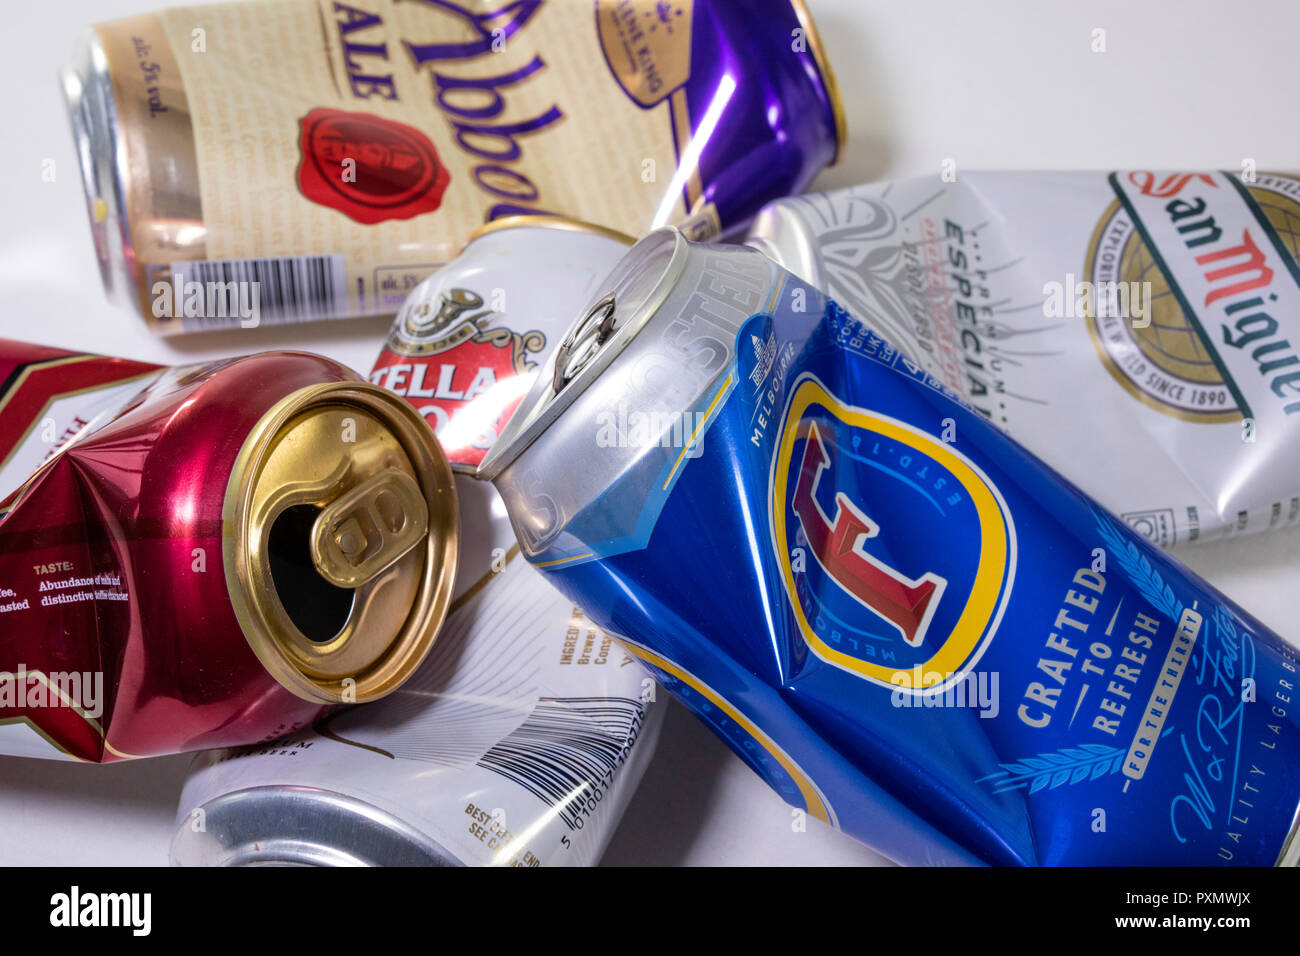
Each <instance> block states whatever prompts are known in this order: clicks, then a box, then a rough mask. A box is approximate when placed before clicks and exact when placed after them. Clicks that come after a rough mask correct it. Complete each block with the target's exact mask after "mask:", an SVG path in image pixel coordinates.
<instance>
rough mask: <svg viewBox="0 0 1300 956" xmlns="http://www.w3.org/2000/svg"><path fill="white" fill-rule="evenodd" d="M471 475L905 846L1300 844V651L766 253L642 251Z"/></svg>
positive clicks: (787, 788)
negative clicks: (488, 483)
mask: <svg viewBox="0 0 1300 956" xmlns="http://www.w3.org/2000/svg"><path fill="white" fill-rule="evenodd" d="M480 471H481V473H482V474H483V475H484V476H485V477H489V478H491V479H492V480H493V481H494V482H495V484H496V486H497V488H498V490H500V491H501V493H502V497H503V498H504V499H505V501H506V503H507V507H508V508H509V510H510V514H511V519H512V522H513V524H514V527H515V531H516V535H517V536H518V540H519V542H520V546H521V548H522V550H523V552H524V554H525V555H526V556H527V558H528V559H529V560H530V561H531V562H533V563H534V564H535V565H536V566H538V567H540V568H542V569H543V570H545V571H546V572H547V574H549V575H550V577H551V579H552V580H553V581H554V582H555V583H556V584H557V586H558V587H559V588H560V589H561V590H562V591H564V592H565V593H566V594H568V595H569V596H570V598H572V599H573V600H574V601H575V602H577V603H581V604H582V606H583V607H584V608H585V609H586V611H587V612H588V613H589V614H590V615H591V616H592V618H593V619H595V620H596V621H598V622H599V623H600V624H601V625H602V626H603V627H605V628H607V629H609V630H610V631H611V632H613V633H615V634H619V635H621V636H622V637H623V638H624V639H625V640H626V641H627V643H628V646H629V648H630V649H632V651H633V653H635V654H636V655H637V656H639V657H640V658H641V659H642V660H643V661H644V662H646V663H647V664H648V665H649V667H650V669H651V672H652V673H654V674H655V675H656V677H657V678H658V679H659V680H660V681H662V682H663V683H664V684H665V686H666V687H667V688H668V689H669V690H670V691H672V692H673V693H675V694H676V695H678V696H679V698H680V699H681V700H682V701H684V702H685V703H686V704H687V705H688V706H690V707H692V708H693V709H694V710H695V711H696V712H697V713H698V714H699V715H700V716H701V717H702V719H704V720H705V721H706V722H707V723H708V724H710V725H711V726H712V727H713V729H714V730H715V731H716V732H717V733H718V734H719V735H720V736H721V737H722V738H723V739H724V740H725V741H726V742H727V743H728V744H730V746H731V747H732V748H733V749H734V750H735V751H736V752H737V753H738V754H739V755H740V756H741V757H742V759H744V760H746V761H747V762H748V763H749V764H750V766H751V767H753V768H754V770H755V771H756V772H758V773H759V774H760V775H761V776H763V778H764V779H765V780H767V781H768V782H769V783H770V784H771V786H772V787H773V788H775V789H776V790H777V791H778V792H779V793H780V794H781V795H782V796H784V797H785V798H786V800H788V801H789V802H790V803H791V804H793V805H794V806H795V807H796V808H799V809H801V810H803V811H805V812H806V813H807V814H809V815H811V816H814V817H817V818H820V819H822V820H824V821H826V822H828V823H830V824H832V825H833V826H837V827H839V828H841V829H842V830H844V831H845V832H847V833H849V834H851V835H853V836H855V837H857V838H858V839H860V840H862V841H863V842H865V843H867V844H869V845H871V846H872V847H874V848H876V849H877V850H879V851H880V852H883V853H885V854H886V855H888V856H890V857H891V858H893V859H895V860H898V861H900V862H907V863H953V862H956V863H991V864H1169V865H1178V864H1256V865H1261V864H1262V865H1269V864H1273V863H1275V862H1278V861H1288V860H1291V861H1293V858H1294V854H1295V849H1294V847H1295V841H1294V821H1295V815H1296V808H1297V804H1298V803H1300V727H1297V711H1296V707H1295V704H1294V689H1295V686H1296V679H1297V651H1296V649H1295V648H1294V647H1293V646H1291V645H1288V644H1287V643H1286V642H1285V641H1283V640H1282V639H1281V638H1279V637H1278V636H1277V635H1275V634H1272V633H1270V632H1269V631H1268V630H1267V629H1266V628H1264V627H1263V626H1262V625H1261V624H1259V622H1257V621H1256V620H1254V619H1253V618H1252V617H1251V616H1250V615H1249V614H1248V613H1246V612H1245V611H1243V610H1242V609H1241V608H1239V607H1237V606H1236V605H1234V604H1233V603H1232V602H1231V601H1230V600H1229V599H1228V598H1226V597H1225V596H1224V595H1222V594H1220V593H1218V592H1217V591H1215V590H1214V589H1213V588H1211V587H1210V586H1209V585H1207V584H1206V583H1205V582H1203V581H1201V580H1200V579H1198V578H1197V577H1195V576H1194V575H1193V574H1191V573H1190V572H1189V571H1187V570H1186V569H1184V568H1183V567H1181V566H1180V565H1179V564H1178V563H1176V562H1175V561H1174V560H1172V559H1171V558H1170V557H1168V556H1167V555H1166V554H1165V553H1163V552H1161V551H1159V550H1158V549H1156V548H1155V547H1153V546H1152V545H1150V544H1149V543H1148V542H1146V541H1145V540H1143V539H1142V538H1140V537H1139V536H1138V535H1137V534H1135V533H1134V532H1133V531H1132V530H1131V529H1129V528H1128V527H1127V526H1126V525H1125V524H1124V523H1123V522H1122V521H1120V520H1119V519H1118V518H1116V517H1114V516H1113V515H1111V514H1110V513H1109V512H1107V511H1106V510H1104V509H1103V508H1102V507H1101V506H1099V505H1098V504H1096V503H1095V502H1093V501H1092V500H1091V499H1089V498H1088V497H1086V496H1085V495H1084V494H1083V493H1082V492H1080V491H1079V490H1077V489H1076V488H1075V487H1074V486H1072V485H1071V484H1069V483H1068V482H1067V481H1066V480H1064V479H1063V478H1061V477H1060V476H1059V475H1058V474H1056V473H1055V472H1053V471H1052V470H1050V469H1049V468H1048V467H1046V466H1045V465H1044V464H1042V463H1041V462H1040V461H1038V460H1037V459H1035V458H1034V457H1033V456H1032V455H1031V454H1029V453H1028V452H1026V451H1025V450H1024V449H1022V448H1021V447H1020V446H1018V445H1017V444H1015V443H1014V442H1013V441H1011V440H1010V439H1008V438H1007V437H1006V436H1005V435H1004V434H1003V433H1002V432H1000V431H999V430H997V429H996V428H994V427H993V426H992V425H991V424H989V422H988V421H987V420H986V419H985V418H984V417H983V416H981V415H980V414H979V413H978V412H976V411H974V410H973V409H971V408H970V407H968V406H967V405H965V404H963V403H961V402H960V401H958V400H956V399H955V397H954V394H953V393H951V392H949V391H948V390H947V389H946V388H945V386H944V385H943V383H942V382H940V381H939V380H938V379H936V378H935V377H934V376H932V375H929V374H928V373H927V372H926V371H925V370H924V369H923V368H921V367H919V366H918V365H917V364H916V363H914V362H911V361H909V360H907V359H906V358H905V357H904V356H903V355H901V354H900V353H898V352H897V351H896V350H894V349H893V348H892V347H891V346H890V345H888V344H887V343H885V342H884V341H883V340H881V339H880V337H879V336H878V334H877V333H875V332H874V331H873V330H872V329H871V328H869V327H867V326H865V325H863V324H862V323H860V322H858V321H857V320H856V319H855V318H853V317H852V316H850V315H849V314H848V313H847V312H845V311H844V310H843V309H842V308H840V307H839V306H838V305H836V304H835V303H834V302H833V301H832V300H829V299H827V298H826V296H825V295H824V294H823V293H821V292H819V291H818V290H817V289H816V288H815V287H813V286H811V285H809V284H807V283H805V282H804V281H802V280H800V279H798V278H797V277H795V276H793V275H791V274H789V273H787V272H785V271H784V270H782V269H780V268H779V267H778V266H776V265H775V264H774V263H773V262H771V261H770V260H769V259H767V258H766V257H764V256H762V255H761V254H759V253H757V252H755V251H754V250H752V249H746V248H739V247H713V248H708V247H701V246H697V245H694V244H692V243H689V242H687V241H686V240H685V239H684V238H683V237H682V236H681V234H680V233H676V232H674V231H672V230H664V231H661V232H658V233H655V234H653V235H651V236H650V237H647V238H646V239H645V240H643V241H642V242H641V243H639V244H638V245H637V246H636V247H635V248H634V249H633V250H632V251H631V252H630V253H629V254H628V256H627V258H626V259H625V260H624V262H623V263H621V264H620V266H619V267H618V268H617V269H616V270H615V272H614V273H613V274H612V275H611V276H610V278H609V279H608V280H607V283H606V290H605V294H604V295H602V297H601V298H600V299H599V300H597V302H596V303H595V304H594V305H593V306H592V307H591V308H590V309H589V311H588V312H587V313H586V314H585V315H583V317H582V320H581V321H580V322H579V323H578V324H577V325H576V326H575V327H574V329H573V330H572V331H571V332H570V334H569V335H568V336H567V337H566V339H565V341H564V343H562V344H561V347H560V348H559V349H557V351H556V353H555V354H554V356H553V357H552V359H551V361H550V362H549V363H548V368H547V369H546V370H544V372H543V375H542V376H541V377H540V378H539V380H538V383H537V384H536V385H535V386H534V390H533V392H532V393H530V395H529V396H528V397H527V398H526V399H525V401H524V402H523V404H522V405H521V407H520V410H519V411H518V412H517V413H516V415H515V418H514V419H512V422H511V424H510V425H509V426H508V427H507V433H506V434H504V435H503V436H502V439H501V441H500V442H499V443H498V445H497V447H496V448H495V449H494V450H493V452H492V453H491V454H490V455H489V456H488V458H487V459H486V460H485V461H484V463H483V465H482V466H481V469H480Z"/></svg>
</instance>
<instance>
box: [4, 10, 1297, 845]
mask: <svg viewBox="0 0 1300 956" xmlns="http://www.w3.org/2000/svg"><path fill="white" fill-rule="evenodd" d="M552 2H561V0H552ZM569 2H580V3H584V4H585V3H587V2H589V0H569ZM698 2H703V0H698ZM713 2H718V0H713ZM734 2H744V0H734ZM809 3H810V6H811V7H812V11H813V14H814V16H815V18H816V20H817V23H818V25H819V27H820V29H821V32H822V34H823V37H824V39H825V41H826V45H827V46H828V47H829V49H830V55H831V61H832V63H833V65H834V67H835V70H836V72H837V74H838V77H839V82H840V86H841V89H842V91H843V94H844V99H845V103H846V108H847V112H848V118H849V129H850V143H849V148H848V150H847V151H846V155H845V158H844V161H843V163H842V164H841V165H840V166H839V167H836V168H835V169H832V170H830V171H828V172H826V173H825V174H823V176H822V178H821V179H820V180H819V181H818V185H819V186H823V187H830V186H840V185H849V184H852V183H857V182H863V181H867V180H870V179H881V178H889V177H900V176H905V175H913V174H919V173H925V172H930V171H933V172H935V173H936V174H937V173H938V171H939V167H940V164H941V163H942V161H943V160H944V159H947V158H951V159H953V160H954V161H955V162H956V163H957V168H958V175H960V171H961V170H962V169H976V168H1020V169H1032V168H1061V169H1070V168H1116V167H1134V166H1140V167H1145V168H1168V167H1222V168H1228V169H1239V168H1240V166H1241V162H1242V160H1243V159H1246V158H1251V159H1254V160H1255V161H1256V163H1257V164H1258V168H1260V169H1269V168H1274V169H1288V168H1289V169H1295V168H1300V124H1298V123H1297V122H1296V120H1295V114H1296V109H1297V106H1298V105H1300V70H1297V69H1296V60H1295V57H1296V50H1297V46H1298V44H1297V40H1300V9H1298V8H1297V6H1296V4H1295V2H1294V0H1253V2H1251V3H1249V4H1231V3H1222V2H1219V0H1215V2H1208V0H1194V2H1193V0H1160V2H1156V0H1145V2H1135V0H1128V2H1117V0H1116V2H1098V3H1081V2H1077V0H1070V2H1063V0H1000V2H998V0H985V2H981V3H969V2H966V0H948V2H944V0H809ZM156 5H157V4H156V3H155V2H151V0H45V2H42V3H24V4H21V5H19V4H17V3H12V0H6V4H5V7H6V9H5V29H4V31H3V38H2V39H0V45H2V46H3V50H2V52H0V89H3V90H4V91H5V98H4V100H3V105H0V131H3V133H2V134H0V135H3V143H4V148H3V165H2V166H0V216H3V219H2V220H0V227H2V228H0V337H9V338H18V339H26V340H30V341H39V342H42V343H45V344H50V345H58V346H63V347H66V348H73V349H80V350H87V351H97V352H104V353H108V354H115V355H123V356H128V357H131V358H136V359H144V360H152V361H157V362H166V363H181V362H193V361H199V360H203V359H207V358H211V357H217V356H222V355H229V354H239V353H245V352H252V351H258V350H262V349H273V348H285V347H292V348H306V349H311V350H315V351H318V352H323V353H325V354H327V355H330V356H332V357H334V358H336V359H339V360H341V361H343V362H346V363H348V364H349V365H352V366H353V367H355V368H357V369H359V370H361V371H363V372H367V371H369V369H370V366H371V363H372V362H373V360H374V357H375V355H376V352H377V350H378V349H379V346H380V343H381V341H382V338H383V335H384V332H385V330H386V328H387V325H388V322H387V320H386V319H372V320H360V321H353V322H348V323H335V324H325V325H317V326H313V327H294V328H289V329H276V328H261V329H257V330H249V331H240V332H237V333H234V334H229V335H224V336H223V335H204V336H201V337H193V338H190V339H189V340H184V341H176V340H171V341H167V340H162V339H155V338H153V337H152V336H151V335H150V334H149V333H148V332H147V331H145V328H144V325H143V323H142V322H140V321H139V320H138V319H134V318H132V316H131V315H129V314H127V313H124V312H120V311H117V310H116V309H115V308H112V307H110V306H108V305H107V304H105V302H104V299H103V295H102V293H101V290H100V286H99V279H98V272H97V269H96V265H95V259H94V256H93V252H92V249H91V242H90V231H89V227H88V226H87V224H86V219H85V210H84V205H83V200H82V194H81V186H80V183H79V178H78V174H77V171H76V166H75V159H74V154H73V150H72V141H71V138H70V135H69V133H68V128H67V122H66V119H65V115H64V109H63V105H62V102H61V99H60V96H59V93H58V88H57V85H56V82H55V71H56V69H57V68H58V67H59V66H60V65H61V64H62V63H63V62H64V61H65V60H66V59H67V58H68V57H69V56H70V54H71V52H72V50H73V47H74V43H75V41H76V39H77V37H78V35H79V34H80V32H81V31H82V30H83V29H84V28H85V27H86V26H87V25H88V24H89V23H91V22H92V21H101V20H108V19H113V18H116V17H120V16H126V15H129V14H134V13H139V12H143V11H147V10H150V9H153V8H154V7H155V6H156ZM1097 28H1101V29H1104V30H1105V31H1106V34H1105V37H1106V52H1104V53H1093V52H1092V51H1091V45H1092V42H1093V30H1094V29H1097ZM47 159H53V160H54V162H55V169H56V174H57V175H56V179H55V181H54V182H53V183H47V182H43V181H42V179H41V168H42V163H43V162H44V161H45V160H47ZM1182 556H1183V558H1184V560H1186V561H1187V562H1188V563H1189V564H1190V565H1191V566H1192V567H1193V568H1194V569H1195V570H1196V571H1198V572H1199V573H1201V574H1202V575H1204V576H1205V577H1206V578H1208V579H1209V580H1210V581H1211V582H1212V583H1213V584H1215V585H1217V586H1218V587H1219V588H1220V589H1222V590H1223V591H1225V592H1226V593H1227V594H1229V595H1230V596H1231V597H1233V598H1234V599H1235V600H1236V601H1237V602H1238V603H1240V604H1241V605H1243V606H1244V607H1245V608H1247V609H1248V610H1249V611H1251V612H1252V613H1254V614H1255V615H1256V616H1258V617H1259V618H1260V619H1262V620H1263V621H1264V623H1266V624H1268V625H1269V626H1271V627H1273V628H1274V629H1276V630H1278V631H1279V632H1281V633H1282V634H1284V635H1286V636H1287V637H1289V638H1290V639H1291V640H1292V641H1296V640H1297V639H1300V625H1298V624H1297V614H1296V610H1297V607H1298V605H1297V594H1298V593H1300V534H1297V533H1290V532H1283V533H1280V534H1277V535H1274V536H1272V537H1265V538H1259V539H1244V540H1239V541H1235V542H1228V543H1223V544H1220V545H1206V546H1202V548H1201V549H1200V550H1198V551H1184V552H1182ZM4 637H5V635H3V634H0V642H3V640H4ZM187 762H188V758H187V757H183V756H182V757H171V758H159V759H153V760H146V761H141V762H139V763H135V764H117V765H112V766H107V767H100V766H84V765H81V766H78V765H66V764H62V763H57V762H53V761H38V760H24V759H18V758H0V864H12V863H52V864H54V863H57V864H71V865H75V864H158V863H162V862H164V861H165V859H166V848H167V844H168V841H169V838H170V831H171V824H172V818H173V814H174V812H175V807H176V799H177V796H178V794H179V790H180V783H181V779H182V776H183V774H184V770H185V767H186V764H187ZM790 820H791V817H790V811H789V809H788V808H787V807H786V806H785V805H784V804H782V803H781V801H780V800H779V799H777V798H776V797H775V796H774V795H773V794H772V793H770V792H769V791H768V790H767V789H766V788H765V787H764V786H763V784H761V783H760V782H759V781H758V779H757V778H756V777H754V776H753V775H752V774H751V773H750V772H749V771H748V770H747V769H746V768H745V767H744V766H743V765H742V764H741V763H740V762H739V760H737V759H736V758H734V757H732V756H731V755H730V753H729V752H728V751H726V750H725V749H724V748H723V746H722V745H721V744H720V743H718V742H717V741H715V740H714V739H713V737H712V736H711V735H710V734H709V732H708V731H706V730H705V729H704V728H703V727H702V726H700V725H698V724H696V723H695V721H694V720H693V718H691V717H690V716H689V715H687V714H686V713H685V712H683V711H682V710H681V709H680V708H678V707H676V706H674V708H673V710H672V712H671V713H670V714H669V719H668V722H667V724H666V726H665V732H664V738H663V742H662V744H661V746H660V750H659V753H658V755H657V757H656V759H655V762H654V763H653V765H652V766H651V768H650V771H649V773H648V776H647V779H646V781H645V784H644V786H643V787H642V788H641V790H640V792H639V793H638V794H637V796H636V798H635V799H634V802H633V804H632V806H631V808H630V810H629V812H628V814H627V817H626V818H625V821H624V824H623V826H622V828H621V829H620V831H619V833H618V834H617V835H616V836H615V840H614V843H613V845H612V847H611V849H610V852H609V854H608V855H607V857H606V862H607V863H625V864H631V863H665V864H672V863H690V864H701V863H703V864H723V863H834V864H855V863H870V862H879V858H878V857H877V856H876V855H875V854H873V853H871V852H870V851H868V850H866V849H865V848H863V847H860V846H859V845H857V844H855V843H854V842H852V841H851V840H849V839H847V838H845V837H843V836H841V835H840V834H837V833H834V832H831V831H829V830H828V829H826V828H824V827H822V826H821V825H820V824H818V823H817V822H816V821H809V830H808V832H806V833H795V832H793V831H792V829H791V826H790Z"/></svg>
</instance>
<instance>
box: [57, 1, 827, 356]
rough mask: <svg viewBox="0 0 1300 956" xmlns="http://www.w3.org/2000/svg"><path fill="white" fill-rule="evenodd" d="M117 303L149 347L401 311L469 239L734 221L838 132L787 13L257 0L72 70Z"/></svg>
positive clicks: (72, 106) (700, 7) (142, 26)
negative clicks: (265, 326) (479, 233)
mask: <svg viewBox="0 0 1300 956" xmlns="http://www.w3.org/2000/svg"><path fill="white" fill-rule="evenodd" d="M62 83H63V91H64V96H65V98H66V100H67V102H68V106H69V110H70V113H71V117H72V126H73V132H74V138H75V140H76V147H77V153H78V157H79V160H80V164H81V167H82V172H83V179H84V181H85V188H86V197H87V203H88V208H89V213H90V219H91V230H92V233H93V237H94V241H95V249H96V254H97V257H98V260H99V266H100V271H101V274H102V277H103V280H104V285H105V288H106V290H107V292H108V294H109V296H110V298H112V299H114V300H116V301H118V302H120V303H123V304H125V305H127V306H128V307H129V308H131V309H132V310H134V311H136V312H138V313H139V314H140V315H142V316H143V317H144V319H145V321H146V322H147V323H148V324H149V326H150V327H151V328H152V329H153V330H154V331H155V332H158V333H160V334H174V333H181V332H192V331H202V330H210V329H214V328H228V327H234V326H238V325H253V324H257V323H260V322H268V323H270V322H292V321H300V320H306V319H320V318H340V317H346V316H351V315H371V314H382V313H391V312H394V311H396V309H397V308H398V307H399V306H400V305H401V304H402V301H403V300H404V299H405V297H406V295H407V293H408V292H409V291H410V290H411V288H412V287H413V286H414V285H415V284H416V283H418V282H419V281H420V280H421V279H423V278H424V277H425V276H426V275H428V274H429V273H430V272H432V271H433V269H434V268H435V267H437V266H438V265H439V264H442V263H445V262H447V261H449V260H450V259H451V258H452V257H453V256H454V255H455V254H456V252H458V251H459V250H460V248H461V246H462V245H463V244H464V242H465V240H466V238H467V237H468V236H469V234H470V233H471V232H472V231H473V230H474V229H475V228H477V227H478V226H481V225H483V224H484V223H486V222H490V221H492V220H496V219H501V218H504V217H508V216H515V215H547V214H562V215H567V216H573V217H576V218H579V219H582V220H585V221H589V222H594V223H597V224H599V225H602V226H605V227H608V228H611V229H616V230H619V231H621V232H625V233H631V234H634V235H640V234H642V233H643V232H645V231H646V230H648V229H649V228H651V227H653V226H658V225H663V224H665V223H673V224H683V225H686V224H689V225H690V228H691V229H692V230H693V233H694V234H697V235H701V236H703V235H707V234H710V233H716V232H724V231H734V230H736V229H739V228H741V227H743V226H744V224H745V223H746V222H747V221H748V220H749V219H750V218H752V217H753V215H754V214H755V213H756V212H757V211H758V210H759V208H760V207H761V206H762V205H763V204H764V203H765V202H767V201H768V200H771V199H775V198H777V197H779V196H784V195H787V194H790V193H793V192H799V191H801V190H802V189H804V188H806V187H807V185H808V184H809V183H810V182H811V180H812V179H813V177H814V176H815V175H816V174H817V172H818V171H819V170H820V169H822V168H823V167H824V166H826V165H827V164H828V163H831V162H833V161H834V160H835V158H836V157H837V153H838V150H839V149H840V148H841V147H842V145H843V143H844V120H843V112H842V109H841V107H840V103H839V100H838V98H837V93H836V86H835V81H834V78H833V77H832V75H831V72H830V68H829V66H828V65H827V61H826V58H825V55H824V52H823V48H822V45H821V42H820V40H819V38H818V35H817V33H816V30H815V28H814V26H813V24H812V21H811V18H810V17H809V15H808V13H807V11H806V10H805V9H804V6H803V2H802V0H747V2H745V3H743V4H739V3H735V2H732V0H671V2H662V0H599V2H594V3H593V2H592V0H545V2H544V0H525V2H506V0H417V2H401V3H399V2H397V0H355V2H352V3H335V2H332V0H250V2H245V3H239V4H229V5H211V6H200V7H184V8H178V9H169V10H164V11H161V12H159V13H153V14H146V15H142V16H137V17H132V18H129V19H125V20H118V21H114V22H111V23H105V24H100V25H99V26H96V27H95V28H94V29H93V30H92V31H91V34H90V36H89V37H88V38H87V40H86V42H85V43H84V45H83V46H82V47H81V48H80V50H79V51H78V53H77V56H76V59H75V60H74V62H73V63H72V64H71V65H70V66H69V67H68V68H67V69H66V70H65V71H64V73H63V75H62Z"/></svg>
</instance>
